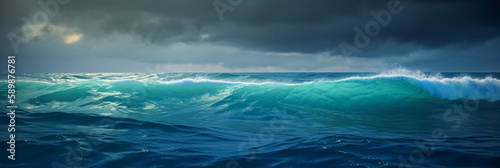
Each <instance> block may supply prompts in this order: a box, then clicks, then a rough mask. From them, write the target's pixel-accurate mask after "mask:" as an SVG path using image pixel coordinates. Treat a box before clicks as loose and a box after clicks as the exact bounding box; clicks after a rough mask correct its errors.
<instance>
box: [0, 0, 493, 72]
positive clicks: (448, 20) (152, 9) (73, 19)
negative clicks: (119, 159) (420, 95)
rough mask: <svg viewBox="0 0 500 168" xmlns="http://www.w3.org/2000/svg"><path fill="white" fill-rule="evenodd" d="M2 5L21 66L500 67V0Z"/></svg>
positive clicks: (43, 1) (13, 1) (0, 23)
mask: <svg viewBox="0 0 500 168" xmlns="http://www.w3.org/2000/svg"><path fill="white" fill-rule="evenodd" d="M0 12H1V14H0V35H1V36H2V38H1V40H0V44H1V48H0V51H1V54H2V55H4V56H5V57H6V56H7V55H9V54H14V55H16V56H17V67H16V68H17V71H18V72H29V73H31V72H153V73H168V72H192V71H196V72H284V71H311V72H315V71H322V72H345V71H378V70H381V69H385V68H391V67H394V66H401V67H406V68H409V69H417V70H423V71H467V72H470V71H490V72H491V71H500V66H499V63H500V48H499V47H500V17H499V16H500V1H498V0H399V1H398V0H343V1H340V0H147V1H139V0H135V1H131V0H85V1H84V0H39V1H38V0H37V1H35V0H1V1H0ZM6 64H7V63H4V64H0V66H1V67H0V68H2V69H3V70H2V71H3V72H5V71H6V69H7V68H6Z"/></svg>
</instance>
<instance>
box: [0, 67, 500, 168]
mask: <svg viewBox="0 0 500 168" xmlns="http://www.w3.org/2000/svg"><path fill="white" fill-rule="evenodd" d="M17 78H18V79H17V82H16V104H17V106H18V107H19V109H18V110H17V113H16V160H15V161H12V160H10V159H7V156H8V152H7V151H5V149H7V148H8V147H7V144H6V143H5V141H8V139H9V138H8V135H9V134H8V132H7V125H8V124H7V123H8V121H9V118H8V117H9V116H7V115H0V121H1V123H2V125H1V126H0V127H1V130H3V131H0V137H1V138H2V139H3V140H2V141H3V143H1V145H0V148H1V149H2V150H3V151H4V152H2V153H3V154H2V159H1V163H0V167H231V168H237V167H242V168H247V167H500V74H499V73H422V72H418V71H407V70H401V69H400V70H394V71H391V72H385V73H238V74H231V73H191V74H181V73H177V74H21V75H18V77H17ZM6 89H7V83H6V81H2V83H1V87H0V93H1V94H2V95H1V96H2V97H7V94H6V92H7V90H6ZM6 105H7V102H6V101H5V99H2V101H1V106H0V108H1V109H2V111H7V109H6V107H5V106H6Z"/></svg>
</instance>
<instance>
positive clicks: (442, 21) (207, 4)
mask: <svg viewBox="0 0 500 168" xmlns="http://www.w3.org/2000/svg"><path fill="white" fill-rule="evenodd" d="M212 2H213V1H196V0H182V1H181V0H174V1H172V0H168V1H160V0H158V1H131V0H128V1H123V0H120V1H118V0H108V1H99V0H93V1H88V0H87V1H76V0H73V1H71V2H70V3H68V4H67V5H65V6H64V7H63V8H61V10H60V13H59V14H58V15H57V16H56V17H55V18H53V20H52V22H53V23H54V24H61V25H67V26H76V27H78V28H80V29H81V31H83V32H84V33H85V35H95V36H96V37H101V36H103V35H106V34H110V33H123V34H130V35H134V36H136V37H139V38H141V39H144V40H145V41H148V42H151V43H155V44H166V45H168V44H169V43H171V42H176V41H184V42H193V41H197V40H198V38H196V37H197V35H201V34H210V35H211V38H210V39H209V40H210V41H211V42H219V43H225V44H226V45H234V46H237V47H239V48H247V49H253V50H263V51H273V52H302V53H314V52H323V51H331V50H333V51H336V52H337V53H338V51H339V50H338V48H337V47H338V44H339V43H341V42H348V43H351V44H352V43H353V42H352V41H353V37H354V36H355V32H354V30H353V27H355V26H358V27H360V28H361V29H364V26H365V24H366V23H367V22H368V21H371V20H374V19H373V18H372V16H371V14H370V11H372V10H373V11H379V10H383V9H386V8H387V3H388V2H389V1H371V0H352V1H330V0H309V1H301V0H273V1H263V0H252V1H250V0H243V3H241V4H239V5H238V6H234V7H233V8H234V10H233V11H232V12H231V11H226V12H225V13H224V18H225V20H224V22H222V23H221V21H220V20H219V18H218V16H217V14H216V9H215V8H214V6H213V4H212ZM221 2H223V3H226V4H228V3H227V2H225V1H224V0H222V1H221ZM400 2H401V6H402V7H403V8H404V10H403V11H402V12H401V13H400V14H398V15H393V16H392V22H390V23H389V25H388V26H387V27H385V28H382V30H381V34H380V35H379V36H377V37H376V38H377V39H382V40H385V39H392V40H394V41H395V42H397V43H413V44H415V45H422V46H424V47H440V46H445V45H450V44H455V43H481V42H484V41H486V40H488V39H492V38H495V37H498V36H499V35H500V31H499V29H500V22H499V19H498V16H500V10H499V9H498V8H499V6H500V3H499V2H498V1H494V0H490V1H488V0H484V1H466V0H461V1H460V0H453V1H452V0H433V1H431V0H428V1H424V0H418V1H417V0H414V1H408V0H400ZM4 3H13V2H12V1H8V2H5V1H4ZM19 3H20V2H15V3H13V4H12V5H14V6H15V7H16V8H21V9H24V10H26V8H27V7H25V6H21V5H20V4H19ZM25 4H26V3H25ZM12 5H10V4H9V5H2V6H3V7H2V11H4V9H5V11H9V12H11V11H14V12H16V11H18V10H13V9H11V6H12ZM7 6H9V7H7ZM29 6H30V7H29V8H30V9H33V5H32V4H31V5H29ZM5 11H4V12H5ZM21 11H23V10H21ZM5 13H7V12H5ZM18 16H20V15H18ZM2 20H4V22H3V23H5V24H2V27H3V29H2V31H3V33H4V34H5V31H9V30H10V31H12V30H13V29H14V28H15V27H20V26H21V25H22V22H20V19H17V18H16V17H4V18H3V19H2ZM6 22H9V23H6ZM3 25H6V26H3ZM372 45H373V46H377V45H376V44H372ZM372 45H370V46H372ZM368 49H369V48H368ZM375 50H376V49H375ZM365 55H370V54H365Z"/></svg>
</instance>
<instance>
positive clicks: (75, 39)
mask: <svg viewBox="0 0 500 168" xmlns="http://www.w3.org/2000/svg"><path fill="white" fill-rule="evenodd" d="M82 37H83V34H77V33H75V34H70V35H66V36H64V43H66V44H71V43H75V42H78V41H80V39H82Z"/></svg>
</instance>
